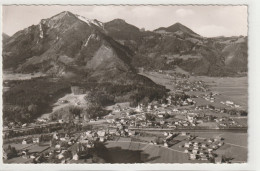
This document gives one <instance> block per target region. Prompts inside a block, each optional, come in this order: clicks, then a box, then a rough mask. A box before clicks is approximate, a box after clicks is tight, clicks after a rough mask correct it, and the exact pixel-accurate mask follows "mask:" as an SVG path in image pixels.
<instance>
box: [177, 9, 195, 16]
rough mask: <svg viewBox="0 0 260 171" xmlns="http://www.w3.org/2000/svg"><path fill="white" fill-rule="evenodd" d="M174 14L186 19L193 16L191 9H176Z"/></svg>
mask: <svg viewBox="0 0 260 171" xmlns="http://www.w3.org/2000/svg"><path fill="white" fill-rule="evenodd" d="M175 13H176V14H177V15H178V16H179V17H186V16H190V15H193V14H194V12H193V11H192V10H191V9H183V8H180V9H177V10H176V12H175Z"/></svg>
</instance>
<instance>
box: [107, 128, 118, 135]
mask: <svg viewBox="0 0 260 171" xmlns="http://www.w3.org/2000/svg"><path fill="white" fill-rule="evenodd" d="M108 132H109V134H116V132H117V130H116V129H109V130H108Z"/></svg>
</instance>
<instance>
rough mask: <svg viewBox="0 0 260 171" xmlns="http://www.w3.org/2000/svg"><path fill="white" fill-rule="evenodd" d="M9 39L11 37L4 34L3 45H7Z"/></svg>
mask: <svg viewBox="0 0 260 171" xmlns="http://www.w3.org/2000/svg"><path fill="white" fill-rule="evenodd" d="M9 38H10V36H9V35H7V34H5V33H2V41H3V44H5V43H6V42H7V41H8V39H9Z"/></svg>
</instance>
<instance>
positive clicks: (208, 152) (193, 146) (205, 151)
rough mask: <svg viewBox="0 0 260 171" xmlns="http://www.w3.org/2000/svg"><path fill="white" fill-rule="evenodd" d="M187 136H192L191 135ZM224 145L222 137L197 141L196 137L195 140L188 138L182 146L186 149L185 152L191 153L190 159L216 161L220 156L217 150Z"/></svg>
mask: <svg viewBox="0 0 260 171" xmlns="http://www.w3.org/2000/svg"><path fill="white" fill-rule="evenodd" d="M187 136H188V137H189V138H190V137H192V136H191V135H187ZM223 145H224V141H223V138H221V137H215V138H208V139H203V141H196V140H195V137H194V138H193V140H191V139H190V140H188V141H187V142H185V143H184V145H182V146H180V148H183V149H184V153H187V154H188V155H189V159H190V160H203V161H210V162H214V161H215V160H216V159H217V160H218V158H219V157H220V156H218V155H217V154H216V153H215V151H216V150H217V149H218V148H220V147H221V146H223Z"/></svg>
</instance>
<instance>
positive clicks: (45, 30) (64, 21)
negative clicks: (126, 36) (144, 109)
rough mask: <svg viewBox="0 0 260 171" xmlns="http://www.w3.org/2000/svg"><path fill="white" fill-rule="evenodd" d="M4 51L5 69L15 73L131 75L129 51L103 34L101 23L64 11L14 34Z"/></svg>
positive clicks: (132, 70)
mask: <svg viewBox="0 0 260 171" xmlns="http://www.w3.org/2000/svg"><path fill="white" fill-rule="evenodd" d="M3 49H4V53H3V54H4V58H3V66H4V68H14V69H16V71H18V72H29V73H30V72H36V71H42V72H46V73H51V74H57V75H66V73H68V72H74V74H75V73H80V72H82V71H83V72H91V74H93V75H100V73H102V72H104V73H106V74H107V72H108V71H110V70H111V72H122V71H124V72H134V69H133V67H132V66H131V65H129V64H130V60H131V58H130V55H131V52H130V51H129V50H128V49H127V48H126V47H124V46H122V45H121V44H119V43H117V42H116V41H114V40H113V39H112V38H111V37H109V36H107V35H106V34H104V31H103V24H102V23H101V22H99V21H97V20H89V19H86V18H84V17H82V16H78V15H74V14H72V13H70V12H66V11H65V12H62V13H60V14H58V15H55V16H53V17H51V18H49V19H43V20H41V22H40V23H39V24H38V25H32V26H30V27H28V28H26V29H24V30H21V31H19V32H17V33H15V34H14V35H13V36H12V37H11V38H10V40H9V41H8V43H7V44H5V45H4V48H3ZM73 66H74V67H73ZM98 73H99V74H98Z"/></svg>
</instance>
